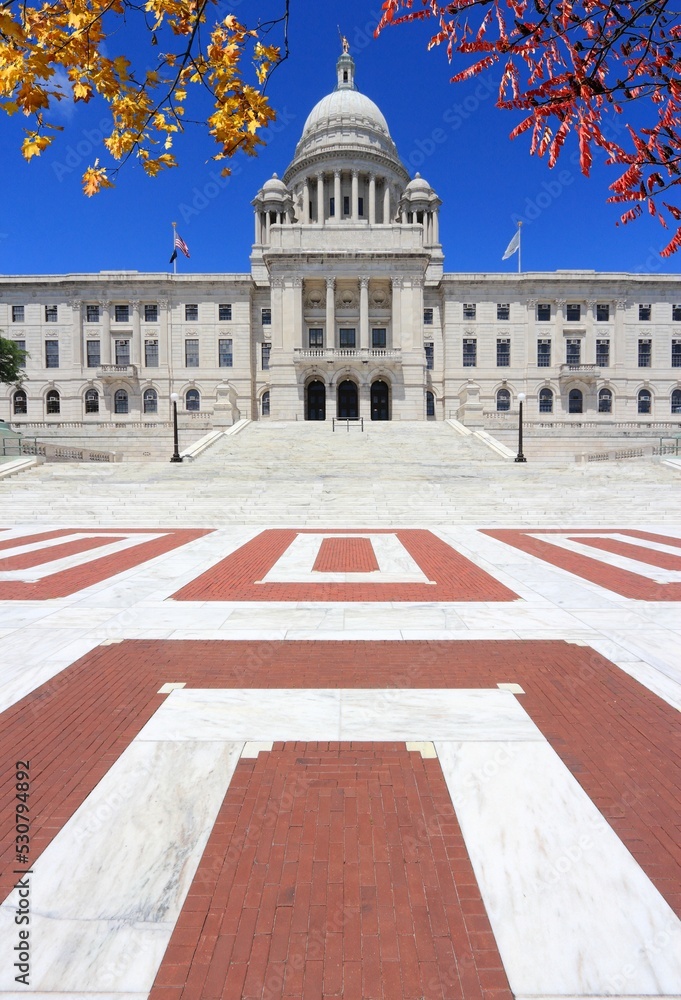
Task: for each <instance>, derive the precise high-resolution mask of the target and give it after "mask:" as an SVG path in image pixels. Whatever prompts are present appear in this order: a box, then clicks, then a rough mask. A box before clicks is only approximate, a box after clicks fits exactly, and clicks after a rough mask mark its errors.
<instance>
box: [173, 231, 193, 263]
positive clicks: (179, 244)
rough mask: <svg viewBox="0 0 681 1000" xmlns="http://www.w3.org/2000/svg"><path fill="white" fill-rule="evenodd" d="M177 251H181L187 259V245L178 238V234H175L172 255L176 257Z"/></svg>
mask: <svg viewBox="0 0 681 1000" xmlns="http://www.w3.org/2000/svg"><path fill="white" fill-rule="evenodd" d="M178 250H181V251H182V253H183V254H184V255H185V257H189V247H188V246H187V244H186V243H185V241H184V240H183V239H182V237H181V236H180V234H179V233H175V243H174V249H173V254H174V255H175V256H177V251H178Z"/></svg>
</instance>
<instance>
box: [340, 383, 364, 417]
mask: <svg viewBox="0 0 681 1000" xmlns="http://www.w3.org/2000/svg"><path fill="white" fill-rule="evenodd" d="M338 417H339V419H340V420H357V418H358V417H359V402H358V396H357V386H356V385H355V383H354V382H351V381H350V379H346V380H345V382H341V383H340V385H339V386H338Z"/></svg>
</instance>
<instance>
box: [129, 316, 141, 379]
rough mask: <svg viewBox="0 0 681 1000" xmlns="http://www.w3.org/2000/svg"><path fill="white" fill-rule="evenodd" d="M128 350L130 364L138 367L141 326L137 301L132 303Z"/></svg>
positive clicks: (139, 361) (139, 362)
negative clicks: (130, 340)
mask: <svg viewBox="0 0 681 1000" xmlns="http://www.w3.org/2000/svg"><path fill="white" fill-rule="evenodd" d="M130 346H131V350H130V364H132V365H137V366H138V367H139V366H140V364H141V363H142V362H141V358H142V326H141V322H140V304H139V300H135V301H134V302H133V303H132V344H131V345H130Z"/></svg>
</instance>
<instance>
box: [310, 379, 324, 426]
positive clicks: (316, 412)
mask: <svg viewBox="0 0 681 1000" xmlns="http://www.w3.org/2000/svg"><path fill="white" fill-rule="evenodd" d="M307 419H308V420H326V386H325V385H324V383H323V382H320V381H319V379H315V381H314V382H310V384H309V385H308V387H307Z"/></svg>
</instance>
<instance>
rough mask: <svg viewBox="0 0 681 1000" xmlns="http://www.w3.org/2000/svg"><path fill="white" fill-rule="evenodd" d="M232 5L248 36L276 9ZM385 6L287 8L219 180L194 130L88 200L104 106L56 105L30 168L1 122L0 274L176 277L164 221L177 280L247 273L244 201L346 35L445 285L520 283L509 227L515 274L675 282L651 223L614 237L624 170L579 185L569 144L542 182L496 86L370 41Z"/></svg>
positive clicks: (405, 42) (543, 169) (296, 124)
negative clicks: (227, 173) (494, 280)
mask: <svg viewBox="0 0 681 1000" xmlns="http://www.w3.org/2000/svg"><path fill="white" fill-rule="evenodd" d="M228 4H229V6H230V7H231V9H233V10H234V13H235V14H236V15H237V16H239V17H240V18H242V19H243V20H245V21H246V22H249V20H250V21H252V20H253V19H254V18H255V17H256V16H257V15H258V14H259V13H260V12H262V11H263V10H264V11H266V12H267V13H269V12H273V11H275V10H276V8H277V6H278V4H277V0H259V2H256V0H227V2H226V3H225V4H224V6H225V7H227V5H228ZM380 6H381V4H380V0H343V2H342V3H341V2H331V0H325V2H324V3H314V4H312V3H310V2H309V0H307V2H306V0H291V7H292V16H291V24H290V47H291V56H290V58H289V60H288V61H287V62H286V63H285V64H283V65H282V66H281V67H279V68H278V69H277V71H276V72H275V73H274V75H273V77H272V80H271V82H270V86H269V91H268V93H269V96H270V99H271V101H272V104H273V106H274V107H275V109H276V110H277V112H278V114H279V121H278V122H277V123H276V124H275V125H274V126H273V127H272V128H270V129H269V130H267V131H266V132H265V133H263V136H264V138H265V140H266V145H265V146H264V147H262V148H261V152H260V155H259V156H258V157H257V158H249V157H246V156H239V157H237V158H236V159H235V160H233V161H232V166H233V168H234V169H233V175H232V177H230V178H229V180H228V181H226V180H225V179H224V178H221V177H220V167H219V165H218V164H216V163H214V162H213V161H211V159H210V157H211V156H212V155H213V153H214V152H215V148H214V145H213V143H212V141H211V139H210V137H209V136H208V134H207V132H206V131H205V130H202V129H200V128H199V127H198V126H196V127H193V128H190V130H189V131H188V133H187V134H186V135H185V136H184V137H183V138H182V141H181V142H180V143H179V145H178V146H177V153H178V158H179V159H180V167H179V168H177V169H175V170H172V171H169V172H167V173H166V174H164V175H163V176H161V177H159V178H156V179H153V180H152V179H149V178H147V177H145V175H144V174H143V172H142V171H141V169H139V168H138V167H137V166H136V165H135V164H133V163H132V162H130V163H128V164H127V165H126V166H125V167H124V169H123V170H122V171H121V173H120V174H119V177H118V180H117V184H116V187H115V189H114V190H112V191H105V192H103V193H102V194H100V195H98V196H97V197H95V198H92V199H88V198H85V196H84V195H83V194H82V192H81V185H80V176H81V174H82V171H83V169H84V168H85V167H86V166H89V165H91V164H92V162H93V161H94V159H95V157H97V156H98V155H99V156H100V157H101V159H102V161H103V162H105V159H106V157H105V154H104V155H103V154H102V150H101V149H100V147H99V146H98V144H97V140H98V136H99V134H100V133H101V129H102V123H105V121H106V115H107V106H106V105H103V104H97V105H96V104H95V102H94V101H93V102H91V103H90V104H89V105H86V106H85V105H77V106H73V105H70V106H68V105H66V106H63V107H62V106H60V110H59V122H60V124H62V125H64V126H65V130H64V132H63V133H61V134H60V135H59V136H58V139H57V141H56V142H55V144H54V146H53V147H52V149H50V150H48V151H47V152H46V153H45V154H44V155H43V156H42V157H40V159H34V160H33V161H32V162H31V163H30V164H26V163H25V162H24V160H23V159H22V157H21V154H20V152H19V148H20V144H21V138H22V131H21V130H22V127H23V125H24V124H25V122H23V121H19V120H18V116H15V118H13V119H7V118H5V117H4V116H2V117H0V144H1V145H0V149H1V150H2V156H1V157H0V184H1V185H2V188H1V189H2V191H3V192H4V197H3V208H2V215H1V216H0V273H4V274H54V273H69V272H81V271H87V272H92V271H99V270H109V269H127V270H139V271H164V270H169V269H170V265H169V263H168V261H169V257H170V252H171V249H172V229H171V223H172V222H173V221H176V222H177V225H178V231H179V233H180V234H181V235H182V237H183V238H184V240H185V241H186V242H187V244H188V245H189V248H190V251H191V259H190V260H186V259H184V258H181V259H180V261H179V266H180V270H182V271H192V272H220V271H223V272H231V271H247V270H248V267H249V263H248V257H249V253H250V246H251V242H252V239H253V215H252V207H251V204H250V202H251V200H252V199H253V197H254V196H255V194H256V193H257V190H258V188H259V187H260V186H261V185H262V183H263V182H264V181H265V180H266V179H267V178H268V177H269V176H271V175H272V173H273V172H275V171H276V172H277V173H278V174H279V175H280V176H281V175H282V174H283V173H284V171H285V169H286V167H287V165H288V163H289V161H290V160H291V158H292V156H293V151H294V149H295V145H296V142H297V141H298V138H299V137H300V134H301V132H302V129H303V125H304V123H305V119H306V117H307V115H308V113H309V111H310V110H311V109H312V107H313V105H314V104H315V103H316V102H317V101H318V100H320V99H321V98H322V97H323V96H324V95H325V94H327V93H329V92H330V91H331V90H332V89H333V86H334V84H335V61H336V59H337V57H338V54H339V51H340V45H339V39H338V31H337V25H338V24H339V23H340V26H341V30H342V31H343V33H344V34H345V35H346V36H347V37H348V39H349V41H350V47H351V52H352V54H353V56H354V58H355V60H356V64H357V84H358V88H359V89H360V90H361V91H362V92H363V93H365V94H367V95H368V96H369V97H371V98H372V100H374V101H375V102H376V103H377V104H378V105H379V107H380V108H381V110H382V111H383V113H384V114H385V116H386V118H387V121H388V124H389V126H390V130H391V134H392V136H393V139H394V140H395V142H396V144H397V148H398V151H399V153H400V155H401V157H402V160H403V162H404V163H405V165H406V166H407V168H408V169H409V170H410V172H411V173H412V174H413V173H415V172H416V171H417V170H418V171H419V172H420V173H421V174H422V175H423V176H424V177H425V178H426V179H427V180H428V181H429V182H430V183H431V184H432V186H433V187H434V188H435V190H436V191H437V193H438V195H439V197H440V198H441V199H442V203H443V204H442V209H441V239H442V242H443V245H444V252H445V269H446V270H447V271H502V272H503V271H515V270H517V258H516V257H512V258H510V259H509V260H507V261H504V262H502V260H501V257H502V254H503V252H504V249H505V247H506V245H507V243H508V242H509V240H510V239H511V237H512V236H513V233H514V232H515V223H516V220H517V219H518V218H522V219H524V223H525V224H524V225H523V258H522V264H523V270H524V271H534V270H548V271H552V270H556V269H561V268H593V269H596V270H600V271H629V272H639V271H644V272H646V273H674V272H678V271H680V270H681V258H680V257H679V254H676V255H675V256H674V257H672V258H671V260H663V259H662V258H661V257H660V256H659V251H660V250H661V249H662V247H663V246H664V245H665V244H666V242H667V241H668V239H669V231H668V230H664V229H663V228H662V227H661V226H660V225H659V224H658V223H657V222H656V221H655V220H653V219H651V218H649V217H647V216H646V217H645V218H643V219H641V220H639V221H637V222H635V223H630V224H629V225H627V226H624V227H623V226H620V227H616V226H615V222H616V220H617V218H618V215H619V213H618V210H617V207H616V206H614V205H607V204H606V197H607V194H608V191H607V185H608V183H610V182H611V181H612V180H614V179H615V177H616V176H618V170H617V168H612V167H610V168H607V167H605V166H604V164H603V162H602V157H601V158H600V159H597V160H596V164H595V167H594V170H593V173H592V176H591V178H590V179H586V178H584V177H582V175H581V174H580V172H579V168H578V166H577V165H576V164H575V155H574V150H575V146H574V144H571V143H570V142H568V143H567V144H566V146H565V149H564V152H563V155H562V157H561V160H560V161H559V163H558V164H557V166H556V167H555V168H554V169H553V170H549V168H548V166H547V163H546V160H542V159H539V158H537V157H530V156H529V153H528V144H529V143H528V139H527V137H520V138H519V139H516V140H515V141H514V142H511V141H510V140H509V139H508V134H509V132H510V131H511V129H512V128H513V126H514V125H515V124H516V121H517V119H515V118H513V116H512V115H511V114H510V113H509V112H505V111H500V110H497V109H496V108H495V107H494V104H495V95H496V87H495V81H496V80H497V78H498V71H497V72H495V71H494V70H492V71H490V72H489V73H488V74H487V75H486V76H485V77H483V78H480V79H478V80H477V81H471V82H468V83H465V84H459V85H452V84H450V83H449V82H448V80H449V77H450V76H451V72H452V71H451V69H450V67H449V65H448V63H447V59H446V55H445V52H444V49H441V48H440V49H435V50H433V51H431V52H427V51H426V41H427V38H428V37H429V34H430V32H429V29H428V27H427V26H425V25H424V26H418V25H417V26H409V27H394V28H390V29H388V30H386V31H385V32H384V33H383V34H382V35H381V37H380V38H379V39H374V38H373V36H372V32H373V26H374V25H375V23H376V21H377V19H378V17H379V16H380ZM124 45H125V39H124V37H123V36H122V35H119V36H117V37H116V38H114V39H112V41H111V50H112V54H118V52H120V51H125V48H124ZM113 50H115V51H113ZM188 111H189V112H190V111H191V109H188ZM189 116H190V117H191V114H190V115H189Z"/></svg>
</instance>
